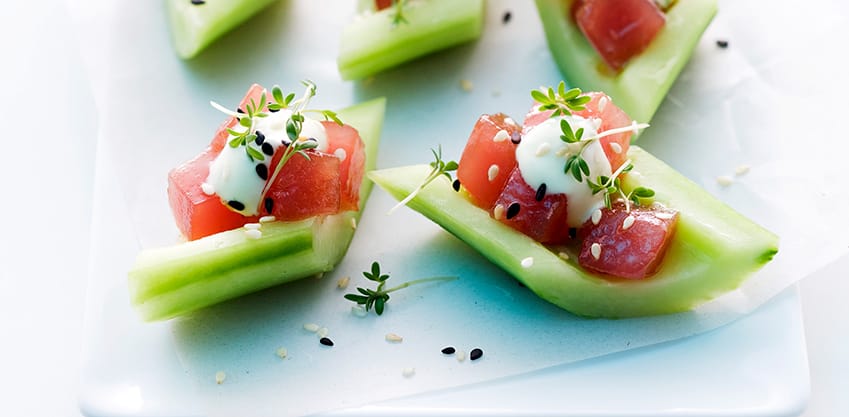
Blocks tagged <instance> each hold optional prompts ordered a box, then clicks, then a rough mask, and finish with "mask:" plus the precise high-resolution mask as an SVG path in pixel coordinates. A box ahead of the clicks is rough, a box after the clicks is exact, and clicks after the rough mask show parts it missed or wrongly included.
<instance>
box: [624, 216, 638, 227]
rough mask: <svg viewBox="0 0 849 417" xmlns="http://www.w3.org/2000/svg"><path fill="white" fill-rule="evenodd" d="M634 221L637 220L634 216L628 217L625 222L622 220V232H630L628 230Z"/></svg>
mask: <svg viewBox="0 0 849 417" xmlns="http://www.w3.org/2000/svg"><path fill="white" fill-rule="evenodd" d="M634 220H636V219H634V216H630V215H629V216H628V217H626V218H625V220H622V230H628V228H629V227H631V226H632V225H633V224H634Z"/></svg>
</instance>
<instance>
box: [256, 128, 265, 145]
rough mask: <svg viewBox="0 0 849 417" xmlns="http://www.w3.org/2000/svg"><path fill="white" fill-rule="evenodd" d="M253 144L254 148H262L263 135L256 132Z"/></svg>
mask: <svg viewBox="0 0 849 417" xmlns="http://www.w3.org/2000/svg"><path fill="white" fill-rule="evenodd" d="M254 143H256V146H262V144H263V143H265V134H264V133H262V132H260V131H259V130H257V131H256V140H254Z"/></svg>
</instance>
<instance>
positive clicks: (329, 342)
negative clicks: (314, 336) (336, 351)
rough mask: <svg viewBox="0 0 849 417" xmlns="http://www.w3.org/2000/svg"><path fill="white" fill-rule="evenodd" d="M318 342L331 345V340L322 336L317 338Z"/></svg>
mask: <svg viewBox="0 0 849 417" xmlns="http://www.w3.org/2000/svg"><path fill="white" fill-rule="evenodd" d="M318 343H321V344H322V345H324V346H333V341H332V340H330V338H327V337H322V338H321V339H319V340H318Z"/></svg>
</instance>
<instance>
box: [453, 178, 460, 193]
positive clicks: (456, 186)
mask: <svg viewBox="0 0 849 417" xmlns="http://www.w3.org/2000/svg"><path fill="white" fill-rule="evenodd" d="M451 187H453V188H454V191H460V180H459V179H456V180H454V182H452V183H451Z"/></svg>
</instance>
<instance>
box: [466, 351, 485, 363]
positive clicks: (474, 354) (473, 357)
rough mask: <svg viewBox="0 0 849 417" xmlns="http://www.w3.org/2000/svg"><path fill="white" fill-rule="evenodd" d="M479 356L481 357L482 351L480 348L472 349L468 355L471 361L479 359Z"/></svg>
mask: <svg viewBox="0 0 849 417" xmlns="http://www.w3.org/2000/svg"><path fill="white" fill-rule="evenodd" d="M481 356H483V349H481V348H474V349H472V351H471V352H470V353H469V359H471V360H473V361H476V360H478V359H480V358H481Z"/></svg>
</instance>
